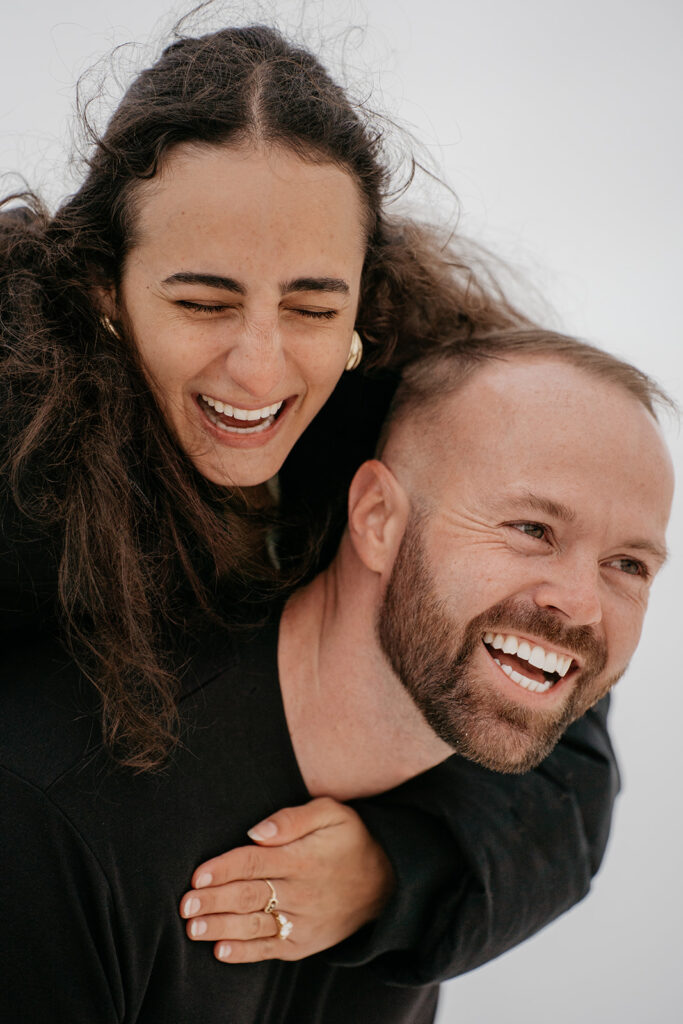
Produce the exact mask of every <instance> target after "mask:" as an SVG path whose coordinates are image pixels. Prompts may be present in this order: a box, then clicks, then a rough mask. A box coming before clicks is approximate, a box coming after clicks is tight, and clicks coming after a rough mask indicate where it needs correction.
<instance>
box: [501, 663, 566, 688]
mask: <svg viewBox="0 0 683 1024" xmlns="http://www.w3.org/2000/svg"><path fill="white" fill-rule="evenodd" d="M493 660H494V661H495V663H496V665H500V667H501V668H502V670H503V672H504V673H505V675H506V676H510V679H512V681H513V682H514V683H519V685H520V686H523V687H524V689H525V690H533V692H534V693H545V691H546V690H549V689H550V687H551V686H552V685H553V683H552V680H551V679H546V681H545V682H544V683H539V681H538V680H537V679H528V678H527V677H526V676H523V675H522V673H521V672H515V670H514V668H511V667H510V665H503V664H502V663H501V662H500V661H498V658H494V659H493Z"/></svg>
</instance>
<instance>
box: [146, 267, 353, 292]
mask: <svg viewBox="0 0 683 1024" xmlns="http://www.w3.org/2000/svg"><path fill="white" fill-rule="evenodd" d="M162 284H171V285H173V284H203V285H205V286H206V287H207V288H221V289H222V290H223V291H228V292H235V293H236V294H237V295H246V288H245V287H244V285H243V284H240V282H239V281H236V280H235V279H234V278H233V277H223V276H222V275H221V274H200V273H197V272H195V271H192V270H181V271H179V272H178V273H177V274H171V275H170V277H166V278H164V280H163V281H162ZM350 291H351V289H350V288H349V285H348V282H347V281H345V280H344V279H343V278H341V277H297V278H294V279H293V280H291V281H284V282H283V283H282V284H281V285H280V294H281V295H287V294H290V293H291V292H338V293H340V294H342V295H348V294H349V293H350Z"/></svg>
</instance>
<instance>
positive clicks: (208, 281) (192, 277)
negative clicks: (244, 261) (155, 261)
mask: <svg viewBox="0 0 683 1024" xmlns="http://www.w3.org/2000/svg"><path fill="white" fill-rule="evenodd" d="M162 284H203V285H206V286H207V287H208V288H222V289H223V291H228V292H236V293H237V294H238V295H245V294H246V288H245V287H244V285H243V284H240V283H239V281H235V279H234V278H232V277H222V276H221V275H220V274H198V273H195V272H194V271H191V270H181V271H179V272H178V273H177V274H171V276H170V277H166V278H164V280H163V281H162Z"/></svg>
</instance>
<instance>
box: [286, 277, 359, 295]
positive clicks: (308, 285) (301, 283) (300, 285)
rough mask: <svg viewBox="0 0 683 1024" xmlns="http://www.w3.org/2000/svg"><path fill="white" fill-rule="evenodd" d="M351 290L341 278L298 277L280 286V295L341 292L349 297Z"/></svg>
mask: <svg viewBox="0 0 683 1024" xmlns="http://www.w3.org/2000/svg"><path fill="white" fill-rule="evenodd" d="M350 291H351V289H350V288H349V285H348V283H347V282H346V281H344V279H343V278H341V277H297V278H295V279H294V280H293V281H285V282H284V283H283V284H281V285H280V293H281V294H282V295H286V294H288V293H289V292H341V293H342V294H343V295H348V294H349V292H350Z"/></svg>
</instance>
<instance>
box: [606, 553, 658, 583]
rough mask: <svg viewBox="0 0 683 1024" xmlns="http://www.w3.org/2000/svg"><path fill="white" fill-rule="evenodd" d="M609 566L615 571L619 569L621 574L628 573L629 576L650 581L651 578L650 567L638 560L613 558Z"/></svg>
mask: <svg viewBox="0 0 683 1024" xmlns="http://www.w3.org/2000/svg"><path fill="white" fill-rule="evenodd" d="M607 564H608V565H609V566H610V567H611V568H613V569H618V570H619V572H624V573H626V575H627V576H642V577H643V579H648V578H649V576H650V570H649V569H648V567H647V566H646V565H645V564H644V563H643V562H639V561H638V559H637V558H613V559H612V561H611V562H608V563H607Z"/></svg>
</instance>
